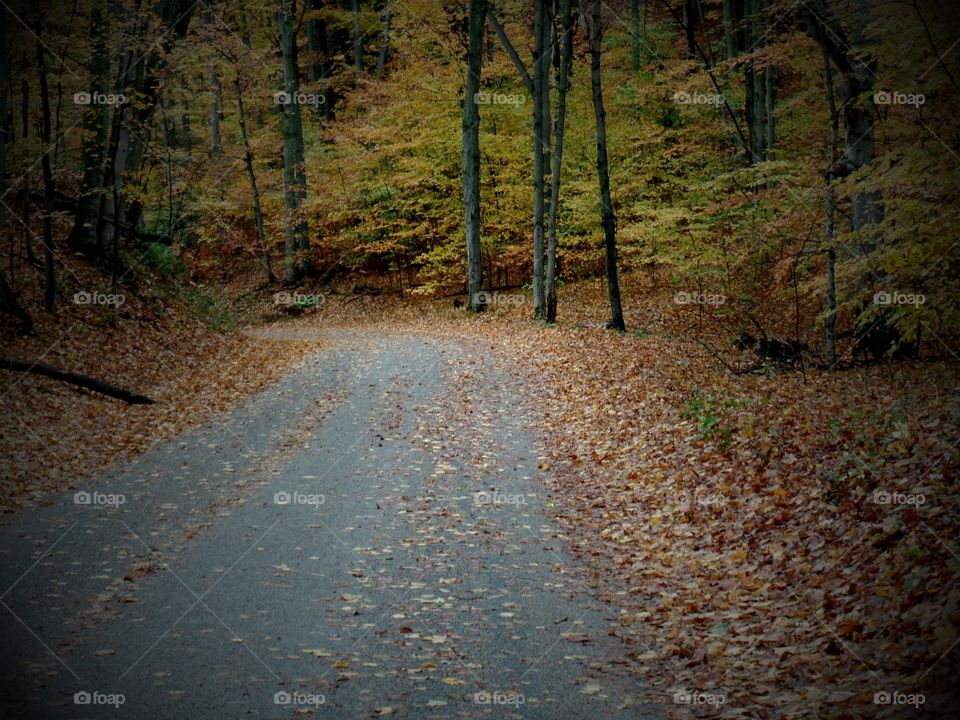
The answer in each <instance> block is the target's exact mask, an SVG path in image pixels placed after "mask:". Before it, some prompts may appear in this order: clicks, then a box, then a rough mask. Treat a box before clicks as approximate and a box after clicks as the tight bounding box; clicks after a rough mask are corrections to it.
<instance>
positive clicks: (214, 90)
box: [203, 0, 221, 155]
mask: <svg viewBox="0 0 960 720" xmlns="http://www.w3.org/2000/svg"><path fill="white" fill-rule="evenodd" d="M211 5H212V0H203V24H204V25H205V26H206V27H207V29H208V31H209V29H210V26H211V25H212V24H213V20H212V15H211V13H212V11H211ZM209 84H210V154H211V155H219V154H220V151H221V148H220V92H221V88H220V74H219V73H218V72H217V65H216V63H215V62H214V61H213V60H211V61H210V71H209Z"/></svg>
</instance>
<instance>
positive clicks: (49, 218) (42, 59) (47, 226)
mask: <svg viewBox="0 0 960 720" xmlns="http://www.w3.org/2000/svg"><path fill="white" fill-rule="evenodd" d="M35 34H36V36H37V71H38V73H39V75H40V107H41V112H42V113H43V119H42V124H41V126H40V142H41V143H42V144H43V155H42V156H41V160H40V163H41V166H42V168H43V277H44V286H43V302H44V305H46V307H47V310H50V311H52V310H53V306H54V303H55V301H56V294H57V278H56V275H55V274H54V270H53V195H54V189H53V172H52V171H51V169H50V150H51V148H50V95H49V88H48V87H47V62H46V53H45V52H44V49H43V48H44V45H43V41H42V40H41V39H40V38H41V37H43V32H42V28H41V24H40V18H39V15H38V17H37V29H36V33H35Z"/></svg>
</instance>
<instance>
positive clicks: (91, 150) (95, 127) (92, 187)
mask: <svg viewBox="0 0 960 720" xmlns="http://www.w3.org/2000/svg"><path fill="white" fill-rule="evenodd" d="M105 34H106V33H105V25H104V22H103V15H102V13H101V11H100V8H98V7H94V8H92V9H91V11H90V37H91V38H93V53H92V54H91V56H90V64H89V70H90V77H91V92H90V94H91V96H92V95H93V94H94V93H102V94H105V93H106V92H107V74H108V73H109V72H110V59H109V57H108V55H107V47H106V43H105V42H104V37H105ZM107 113H108V109H107V107H106V106H99V105H95V104H92V103H91V104H90V106H89V107H87V108H85V109H84V111H83V130H84V133H83V149H82V154H81V158H82V163H83V175H82V178H81V180H80V194H79V196H78V198H77V209H76V213H75V215H74V221H73V229H72V230H71V231H70V235H69V236H68V237H67V244H68V246H69V247H70V249H71V250H74V251H77V252H91V251H93V250H94V248H93V247H92V246H91V243H90V233H91V230H95V229H96V227H97V216H98V215H99V212H100V205H101V203H100V196H101V194H102V192H103V172H104V168H103V154H104V151H105V150H106V147H105V146H106V142H107ZM95 259H96V260H100V259H101V258H96V257H95Z"/></svg>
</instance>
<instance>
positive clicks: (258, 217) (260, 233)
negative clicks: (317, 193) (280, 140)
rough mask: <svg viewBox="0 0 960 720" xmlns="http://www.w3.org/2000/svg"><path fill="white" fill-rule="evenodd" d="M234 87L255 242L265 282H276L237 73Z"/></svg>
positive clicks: (241, 90)
mask: <svg viewBox="0 0 960 720" xmlns="http://www.w3.org/2000/svg"><path fill="white" fill-rule="evenodd" d="M233 83H234V87H235V88H236V90H237V116H238V117H237V119H238V121H239V123H240V138H241V139H242V140H243V150H244V156H243V159H244V161H245V162H246V165H247V177H248V178H249V179H250V192H251V193H252V195H253V218H254V221H255V222H256V224H257V240H258V241H259V243H260V260H261V261H262V262H263V269H264V271H265V272H266V274H267V280H268V281H269V282H271V283H274V282H276V281H277V276H276V275H274V274H273V267H272V266H271V264H270V250H269V248H268V247H267V236H266V233H265V232H264V230H263V211H262V210H261V209H260V191H259V189H258V188H257V175H256V173H255V172H254V170H253V153H252V152H251V150H250V141H249V139H248V138H247V118H246V114H245V113H244V111H243V89H242V88H241V86H240V76H239V72H238V74H237V76H236V77H234V79H233Z"/></svg>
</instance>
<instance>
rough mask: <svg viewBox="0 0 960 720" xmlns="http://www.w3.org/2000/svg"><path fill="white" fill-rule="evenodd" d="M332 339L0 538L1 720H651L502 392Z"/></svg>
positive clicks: (500, 387)
mask: <svg viewBox="0 0 960 720" xmlns="http://www.w3.org/2000/svg"><path fill="white" fill-rule="evenodd" d="M331 340H332V341H333V343H332V347H330V349H328V350H325V351H322V352H320V353H317V354H315V355H313V356H311V357H309V358H308V359H307V361H305V362H304V363H302V364H301V365H300V366H299V367H298V368H297V369H296V370H295V371H294V372H293V373H291V374H290V375H288V376H287V377H285V378H284V379H283V380H282V381H281V382H280V383H279V384H277V385H276V386H274V387H273V388H271V389H269V390H267V391H265V392H263V393H261V394H259V395H256V396H254V397H252V398H250V399H249V401H248V402H247V403H246V404H244V405H243V406H242V407H241V408H239V409H237V410H235V411H233V412H231V413H228V414H225V415H224V416H222V417H221V418H219V419H218V421H217V422H214V423H211V424H209V425H208V426H205V427H203V428H201V429H199V430H196V431H193V432H190V433H188V434H185V435H183V436H181V437H179V438H177V439H175V440H173V441H171V442H166V443H162V444H159V445H157V446H155V447H154V448H153V449H151V450H150V451H149V452H148V453H146V454H145V455H144V456H142V457H141V458H140V459H139V460H138V461H137V462H135V463H133V464H132V465H130V466H128V467H125V468H122V469H120V470H118V471H116V472H113V473H110V474H108V475H105V476H102V477H97V478H93V479H86V480H82V479H78V480H77V481H76V487H75V489H74V490H72V491H71V492H68V493H64V494H62V495H58V496H54V497H51V498H50V499H49V503H47V504H44V505H43V506H41V507H34V508H28V509H24V510H21V511H19V512H17V513H15V514H11V515H6V516H4V517H2V518H0V592H2V593H3V594H2V596H0V605H2V607H0V618H2V619H0V632H2V638H3V643H2V647H3V652H2V653H0V678H2V684H3V690H2V713H0V714H2V716H3V717H29V718H88V717H89V718H100V717H110V718H198V719H205V718H246V717H263V718H290V717H300V716H303V715H306V716H308V717H330V718H365V717H381V716H392V717H410V718H420V717H423V718H470V717H490V716H497V717H501V716H502V717H529V718H582V717H585V716H587V715H589V716H591V717H597V718H599V717H611V718H652V717H660V716H662V715H663V714H664V712H663V708H662V707H661V706H659V705H655V704H652V703H651V702H650V699H651V697H652V696H651V695H650V693H649V691H648V690H647V688H645V687H644V686H643V684H642V682H641V681H640V680H638V679H637V678H636V677H633V676H631V675H630V674H629V673H628V672H627V670H626V668H625V666H624V665H623V664H622V662H621V660H622V656H623V653H624V648H623V646H622V645H621V641H620V640H619V639H618V638H617V637H616V636H615V635H614V631H615V630H616V628H617V618H616V614H615V611H614V610H613V609H612V608H610V607H608V606H605V605H603V604H602V603H599V602H598V601H596V600H595V599H594V598H593V597H592V596H591V594H590V592H589V589H588V587H587V585H586V580H585V578H586V576H587V574H586V572H585V570H584V568H582V567H581V566H579V565H578V561H576V560H574V559H573V558H572V556H571V555H570V553H569V551H568V547H569V541H568V540H567V539H566V538H565V537H564V536H563V534H562V532H561V531H560V529H559V528H558V527H557V526H556V525H555V524H554V523H553V522H552V520H551V519H550V517H549V515H548V513H546V512H545V505H546V503H547V502H548V501H549V498H548V497H547V495H546V494H545V492H544V488H543V485H542V482H541V478H540V477H539V476H538V470H537V467H538V452H537V447H536V444H535V441H534V439H533V437H532V435H531V433H530V432H529V428H530V427H531V424H530V420H529V418H527V417H525V416H524V415H523V412H522V411H521V409H520V408H519V404H518V403H517V402H516V398H517V393H518V389H517V388H516V387H515V386H513V385H512V384H511V382H510V381H509V380H508V379H506V378H505V377H504V376H503V374H501V373H498V372H497V370H496V368H495V364H494V363H493V362H491V361H490V359H489V358H488V357H485V356H484V353H483V352H480V351H478V350H477V349H476V348H467V347H465V346H463V345H460V344H457V343H453V342H447V341H436V340H426V339H422V338H416V337H411V336H401V335H396V336H386V337H385V336H374V335H369V334H360V333H357V334H348V335H343V334H340V335H338V336H331ZM251 342H256V340H255V339H251ZM464 382H470V383H474V385H475V386H476V387H479V388H480V389H481V391H480V392H479V393H475V394H476V395H479V397H474V398H473V400H474V402H472V404H470V406H469V407H468V408H466V409H465V407H464V405H463V403H462V402H460V401H458V398H460V397H461V396H462V394H463V393H462V392H461V391H459V390H458V388H459V387H460V385H461V384H462V383H464ZM76 493H81V494H79V495H77V494H76ZM82 493H86V495H84V494H82ZM121 501H122V502H121ZM580 564H581V565H582V561H580Z"/></svg>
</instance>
